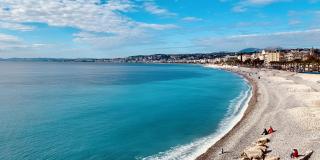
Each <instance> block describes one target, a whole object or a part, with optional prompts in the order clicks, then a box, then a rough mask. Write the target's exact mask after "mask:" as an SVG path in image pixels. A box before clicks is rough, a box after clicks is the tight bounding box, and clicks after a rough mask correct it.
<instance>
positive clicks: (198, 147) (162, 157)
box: [137, 81, 252, 160]
mask: <svg viewBox="0 0 320 160" xmlns="http://www.w3.org/2000/svg"><path fill="white" fill-rule="evenodd" d="M246 83H247V84H248V81H246ZM248 86H249V87H248V89H247V90H245V91H242V92H241V93H240V95H239V96H238V97H236V98H235V99H233V100H231V101H230V105H229V107H228V112H227V114H226V115H225V118H224V119H223V120H222V121H221V122H220V124H219V127H218V129H217V130H216V132H214V133H213V134H211V135H209V136H206V137H202V138H199V139H197V140H195V141H193V142H191V143H189V144H185V145H179V146H176V147H172V148H171V149H170V150H168V151H165V152H160V153H158V154H156V155H152V156H148V157H144V158H137V159H142V160H194V159H196V158H197V157H198V156H200V155H201V154H203V153H205V152H206V151H207V150H208V149H209V148H210V147H211V146H212V145H214V144H215V143H216V142H217V141H218V140H220V139H221V138H222V137H223V136H224V135H225V134H227V133H228V132H229V131H230V130H231V129H232V128H233V127H234V126H235V125H236V124H237V123H238V122H239V121H240V120H241V118H242V117H243V115H244V113H245V110H246V109H247V107H248V104H249V101H250V99H251V97H252V87H251V86H250V85H248Z"/></svg>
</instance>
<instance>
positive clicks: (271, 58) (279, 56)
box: [265, 51, 285, 63]
mask: <svg viewBox="0 0 320 160" xmlns="http://www.w3.org/2000/svg"><path fill="white" fill-rule="evenodd" d="M265 53H266V57H265V58H266V59H265V61H266V63H270V62H280V61H284V60H285V57H284V53H282V52H281V51H265Z"/></svg>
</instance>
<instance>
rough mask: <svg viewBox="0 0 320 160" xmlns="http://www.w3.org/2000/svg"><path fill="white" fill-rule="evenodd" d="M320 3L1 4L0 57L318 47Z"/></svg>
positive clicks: (89, 0) (5, 0)
mask: <svg viewBox="0 0 320 160" xmlns="http://www.w3.org/2000/svg"><path fill="white" fill-rule="evenodd" d="M319 24H320V0H242V1H239V0H199V1H195V0H103V1H102V0H50V1H47V0H1V1H0V57H5V58H7V57H65V58H79V57H96V58H104V57H105V58H109V57H125V56H129V55H137V54H158V53H168V54H177V53H194V52H214V51H238V50H241V49H243V48H248V47H257V48H265V47H278V46H281V47H285V48H295V47H320V26H319Z"/></svg>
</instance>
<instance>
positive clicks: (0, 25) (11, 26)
mask: <svg viewBox="0 0 320 160" xmlns="http://www.w3.org/2000/svg"><path fill="white" fill-rule="evenodd" d="M0 29H8V30H19V31H32V30H34V27H32V26H27V25H23V24H20V23H15V22H4V21H0Z"/></svg>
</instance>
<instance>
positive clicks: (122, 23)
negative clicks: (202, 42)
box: [0, 0, 175, 47]
mask: <svg viewBox="0 0 320 160" xmlns="http://www.w3.org/2000/svg"><path fill="white" fill-rule="evenodd" d="M147 6H149V9H151V8H152V7H154V6H152V3H151V2H150V4H149V5H147ZM4 8H5V9H4ZM136 9H137V6H136V5H135V2H134V1H130V0H109V1H107V3H106V4H101V2H100V0H50V1H47V0H23V1H21V0H1V1H0V19H1V22H2V23H3V24H1V23H0V27H1V26H2V27H1V28H10V27H12V26H14V27H12V29H17V30H28V29H32V28H27V26H25V25H22V23H27V22H38V23H46V24H48V25H49V26H56V27H73V28H77V29H79V30H80V31H81V32H82V33H91V34H94V35H97V33H102V34H103V35H104V34H108V36H98V37H99V38H98V40H99V43H103V42H104V43H105V46H110V47H112V45H111V44H113V43H112V42H113V41H114V40H116V41H117V42H118V43H123V44H125V43H128V41H130V40H132V39H133V38H135V37H136V36H137V35H139V34H143V33H145V32H150V30H164V29H172V28H175V26H174V25H172V24H149V23H143V22H137V21H135V20H133V19H131V18H129V17H127V16H125V14H123V12H131V11H135V10H136ZM154 9H155V11H153V12H154V13H158V14H167V15H171V14H172V13H170V12H167V11H166V10H165V9H161V8H158V7H155V8H154ZM101 37H103V38H101ZM75 38H76V41H77V42H78V41H79V40H83V38H79V36H76V37H75ZM95 39H96V38H92V37H91V38H87V39H85V40H86V41H89V40H95Z"/></svg>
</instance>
